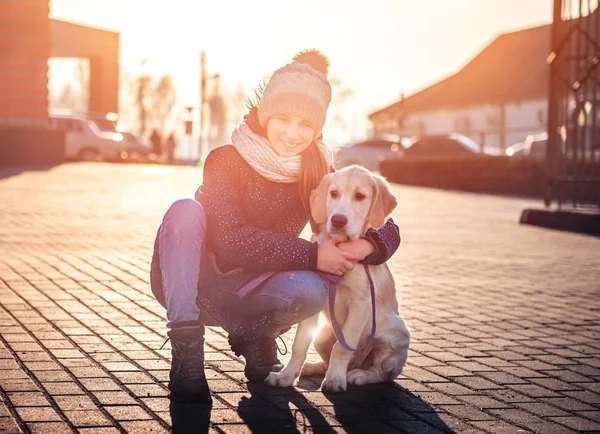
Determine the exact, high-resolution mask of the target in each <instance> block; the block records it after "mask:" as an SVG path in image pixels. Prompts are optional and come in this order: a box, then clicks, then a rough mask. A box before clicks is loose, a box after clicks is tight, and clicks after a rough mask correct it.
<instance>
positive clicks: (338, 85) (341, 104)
mask: <svg viewBox="0 0 600 434" xmlns="http://www.w3.org/2000/svg"><path fill="white" fill-rule="evenodd" d="M329 82H330V83H331V87H332V95H333V98H332V101H331V107H330V109H329V110H330V118H331V121H332V122H331V125H332V126H333V125H335V126H337V127H339V128H342V129H343V130H346V131H348V130H349V129H350V124H349V123H348V121H349V120H350V117H349V116H348V113H347V111H348V110H347V109H348V105H349V104H348V103H349V102H350V101H351V100H352V98H353V97H354V91H353V90H352V89H351V88H349V87H348V86H347V85H346V84H345V83H344V82H343V81H342V79H340V78H337V77H332V78H331V79H330V80H329Z"/></svg>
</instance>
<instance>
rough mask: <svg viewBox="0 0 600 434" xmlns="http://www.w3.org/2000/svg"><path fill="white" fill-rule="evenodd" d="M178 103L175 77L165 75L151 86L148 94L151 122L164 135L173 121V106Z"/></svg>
mask: <svg viewBox="0 0 600 434" xmlns="http://www.w3.org/2000/svg"><path fill="white" fill-rule="evenodd" d="M176 103H177V92H176V90H175V86H174V84H173V79H172V78H171V77H170V76H168V75H163V76H162V77H160V78H159V79H158V81H157V82H156V84H155V85H154V86H153V87H151V89H150V92H149V95H148V109H149V112H150V124H151V126H152V127H153V128H156V129H158V131H159V133H160V134H161V135H162V136H163V137H164V136H166V131H167V126H169V124H170V123H171V124H172V123H173V119H172V118H173V108H174V107H175V104H176ZM170 129H173V127H171V128H170Z"/></svg>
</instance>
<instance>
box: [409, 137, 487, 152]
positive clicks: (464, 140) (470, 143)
mask: <svg viewBox="0 0 600 434" xmlns="http://www.w3.org/2000/svg"><path fill="white" fill-rule="evenodd" d="M479 153H481V146H480V145H479V144H478V143H477V142H476V141H475V140H473V139H471V138H470V137H467V136H465V135H463V134H459V133H451V134H439V135H431V136H424V137H421V138H419V139H417V140H414V141H413V142H412V143H410V144H409V145H408V146H407V148H406V149H405V150H404V156H405V157H407V158H409V157H434V156H435V157H454V156H459V155H469V154H479Z"/></svg>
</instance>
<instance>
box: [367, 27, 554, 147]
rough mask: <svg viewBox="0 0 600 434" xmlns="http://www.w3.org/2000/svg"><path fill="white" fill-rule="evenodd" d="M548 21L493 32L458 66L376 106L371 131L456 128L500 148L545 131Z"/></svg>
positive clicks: (432, 131) (435, 131) (448, 130)
mask: <svg viewBox="0 0 600 434" xmlns="http://www.w3.org/2000/svg"><path fill="white" fill-rule="evenodd" d="M549 50H550V25H545V26H540V27H533V28H530V29H525V30H520V31H516V32H512V33H507V34H503V35H500V36H498V37H497V38H496V39H495V40H494V41H492V42H491V43H490V44H489V45H488V46H487V47H486V48H484V49H483V50H482V51H481V52H480V53H479V54H478V55H477V56H475V57H474V58H473V59H472V60H471V61H470V62H469V63H468V64H467V65H465V66H464V67H463V68H462V69H461V70H460V71H458V72H457V73H455V74H454V75H451V76H450V77H448V78H446V79H444V80H442V81H439V82H437V83H435V84H433V85H432V86H429V87H428V88H426V89H423V90H421V91H419V92H417V93H415V94H413V95H411V96H408V97H406V98H403V99H401V100H400V101H398V102H396V103H394V104H392V105H390V106H388V107H385V108H383V109H381V110H378V111H376V112H374V113H372V114H371V115H369V119H370V120H371V122H372V123H373V134H374V135H378V134H382V133H395V134H401V135H404V136H424V135H432V134H448V133H452V132H459V133H462V134H465V135H467V136H469V137H471V138H472V139H474V140H476V141H477V142H479V143H480V144H482V145H484V146H485V147H486V148H495V149H505V148H506V147H508V146H510V145H512V144H514V143H516V142H519V141H522V140H523V139H525V137H527V135H529V134H537V133H540V132H544V131H546V121H547V108H548V107H547V105H548V102H547V94H548V86H549V83H548V77H549V68H548V64H547V62H546V58H547V56H548V54H549Z"/></svg>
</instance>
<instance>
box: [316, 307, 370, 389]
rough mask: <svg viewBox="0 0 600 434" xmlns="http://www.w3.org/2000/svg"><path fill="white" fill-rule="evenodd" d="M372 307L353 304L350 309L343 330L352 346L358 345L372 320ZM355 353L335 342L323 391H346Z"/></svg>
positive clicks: (322, 387) (322, 386)
mask: <svg viewBox="0 0 600 434" xmlns="http://www.w3.org/2000/svg"><path fill="white" fill-rule="evenodd" d="M370 309H371V306H370V305H366V306H352V307H351V308H350V310H349V311H348V316H347V317H346V322H345V323H344V327H343V328H342V332H343V333H344V337H345V338H346V343H347V344H348V345H349V346H350V347H352V348H357V347H358V343H359V341H360V338H361V336H362V335H363V332H364V330H365V327H366V325H367V323H370V322H371V314H370ZM353 354H354V352H353V351H350V350H348V349H346V348H344V347H343V346H342V344H340V342H339V341H338V342H336V343H335V345H334V346H333V350H332V351H331V358H330V359H329V367H328V368H327V372H326V373H325V379H324V380H323V383H322V384H321V390H322V391H323V392H332V393H336V392H345V391H346V388H347V380H346V374H347V372H348V364H349V363H350V360H351V359H352V356H353Z"/></svg>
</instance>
